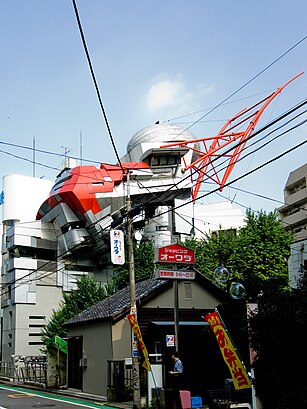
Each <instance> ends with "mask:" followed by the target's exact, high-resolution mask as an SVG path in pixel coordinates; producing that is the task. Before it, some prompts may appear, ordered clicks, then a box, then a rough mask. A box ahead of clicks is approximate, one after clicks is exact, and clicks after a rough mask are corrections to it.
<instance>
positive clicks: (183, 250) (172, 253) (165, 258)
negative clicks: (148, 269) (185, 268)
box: [155, 244, 194, 264]
mask: <svg viewBox="0 0 307 409" xmlns="http://www.w3.org/2000/svg"><path fill="white" fill-rule="evenodd" d="M155 261H156V262H158V263H179V264H194V250H191V249H189V248H188V247H185V246H182V245H180V244H171V245H170V246H164V247H159V248H158V251H157V253H156V260H155Z"/></svg>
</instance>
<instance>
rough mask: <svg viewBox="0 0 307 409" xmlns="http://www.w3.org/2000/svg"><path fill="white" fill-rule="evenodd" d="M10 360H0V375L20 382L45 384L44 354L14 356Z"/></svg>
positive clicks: (45, 361)
mask: <svg viewBox="0 0 307 409" xmlns="http://www.w3.org/2000/svg"><path fill="white" fill-rule="evenodd" d="M12 360H13V361H12V362H6V361H0V377H1V378H6V379H10V380H14V381H16V382H21V383H26V382H28V383H36V384H40V385H44V386H46V385H47V360H46V357H44V356H25V357H22V356H14V357H12Z"/></svg>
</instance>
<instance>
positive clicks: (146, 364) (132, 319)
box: [128, 314, 151, 372]
mask: <svg viewBox="0 0 307 409" xmlns="http://www.w3.org/2000/svg"><path fill="white" fill-rule="evenodd" d="M128 320H129V322H130V325H131V328H132V330H133V332H134V333H135V334H136V336H137V339H138V341H139V345H140V348H141V351H142V352H143V355H144V362H143V364H142V366H143V367H144V368H145V369H147V371H148V372H150V371H151V366H150V362H149V355H148V352H147V349H146V346H145V344H144V341H143V338H142V334H141V329H140V327H139V324H138V322H137V319H136V316H135V315H134V314H129V315H128Z"/></svg>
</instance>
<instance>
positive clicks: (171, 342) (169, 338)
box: [166, 335, 175, 347]
mask: <svg viewBox="0 0 307 409" xmlns="http://www.w3.org/2000/svg"><path fill="white" fill-rule="evenodd" d="M166 346H167V347H173V346H175V335H166Z"/></svg>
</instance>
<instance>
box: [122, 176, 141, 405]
mask: <svg viewBox="0 0 307 409" xmlns="http://www.w3.org/2000/svg"><path fill="white" fill-rule="evenodd" d="M131 207H132V206H131V197H130V175H129V170H128V172H127V201H126V209H127V247H128V264H129V280H130V313H133V314H134V315H135V316H136V317H137V309H136V295H135V271H134V252H133V239H132V219H131V217H130V216H129V212H130V210H131ZM131 353H132V378H133V408H134V409H140V408H141V390H140V368H139V353H138V340H137V336H136V334H135V333H134V332H133V330H131Z"/></svg>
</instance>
